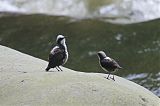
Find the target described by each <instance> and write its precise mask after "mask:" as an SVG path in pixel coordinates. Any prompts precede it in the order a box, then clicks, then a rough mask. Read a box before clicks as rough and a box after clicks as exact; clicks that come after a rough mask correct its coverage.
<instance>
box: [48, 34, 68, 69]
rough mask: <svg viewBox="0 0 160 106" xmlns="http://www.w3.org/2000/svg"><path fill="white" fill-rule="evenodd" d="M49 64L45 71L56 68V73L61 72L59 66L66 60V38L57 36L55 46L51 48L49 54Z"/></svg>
mask: <svg viewBox="0 0 160 106" xmlns="http://www.w3.org/2000/svg"><path fill="white" fill-rule="evenodd" d="M48 60H49V63H48V66H47V68H46V71H49V70H50V68H56V69H57V70H58V71H63V70H62V69H61V68H60V66H61V65H64V64H65V63H66V62H67V60H68V50H67V45H66V36H63V35H58V36H57V39H56V46H55V47H53V48H52V50H51V51H50V53H49V58H48Z"/></svg>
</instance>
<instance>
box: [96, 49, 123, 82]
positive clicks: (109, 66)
mask: <svg viewBox="0 0 160 106" xmlns="http://www.w3.org/2000/svg"><path fill="white" fill-rule="evenodd" d="M97 55H98V57H99V63H100V66H101V67H102V69H103V70H104V71H106V72H108V73H109V74H108V76H107V79H109V76H110V74H111V73H114V72H115V71H117V70H118V69H121V68H122V67H121V66H119V64H118V63H117V62H116V61H115V60H114V59H112V58H110V57H108V56H106V54H105V53H104V52H103V51H99V52H98V53H97ZM112 79H113V80H114V81H115V79H114V75H113V78H112Z"/></svg>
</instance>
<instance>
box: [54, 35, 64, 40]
mask: <svg viewBox="0 0 160 106" xmlns="http://www.w3.org/2000/svg"><path fill="white" fill-rule="evenodd" d="M60 38H65V37H64V36H63V35H58V36H57V39H56V41H58V39H60Z"/></svg>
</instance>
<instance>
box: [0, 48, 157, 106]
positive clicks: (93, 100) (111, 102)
mask: <svg viewBox="0 0 160 106" xmlns="http://www.w3.org/2000/svg"><path fill="white" fill-rule="evenodd" d="M46 66H47V62H46V61H43V60H40V59H38V58H34V57H32V56H29V55H26V54H23V53H20V52H18V51H15V50H12V49H9V48H7V47H4V46H0V106H160V99H159V98H158V97H157V96H155V95H154V94H153V93H152V92H150V91H148V90H147V89H145V88H143V87H142V86H140V85H137V84H135V83H133V82H131V81H128V80H126V79H124V78H121V77H118V76H115V79H116V81H112V80H106V79H105V78H104V76H105V75H104V74H99V73H83V72H76V71H73V70H70V69H67V68H64V67H63V68H62V69H63V70H64V71H63V72H58V71H57V70H55V69H52V70H51V71H52V72H45V70H44V69H45V68H46Z"/></svg>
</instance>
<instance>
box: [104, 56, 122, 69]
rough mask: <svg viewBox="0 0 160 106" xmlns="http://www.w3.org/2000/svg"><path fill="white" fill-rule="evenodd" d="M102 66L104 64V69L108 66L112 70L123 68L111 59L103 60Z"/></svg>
mask: <svg viewBox="0 0 160 106" xmlns="http://www.w3.org/2000/svg"><path fill="white" fill-rule="evenodd" d="M101 64H102V66H103V67H105V66H106V65H107V66H108V67H110V68H121V67H120V66H119V64H118V63H117V62H116V61H115V60H114V59H111V58H109V59H103V60H102V61H101Z"/></svg>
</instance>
